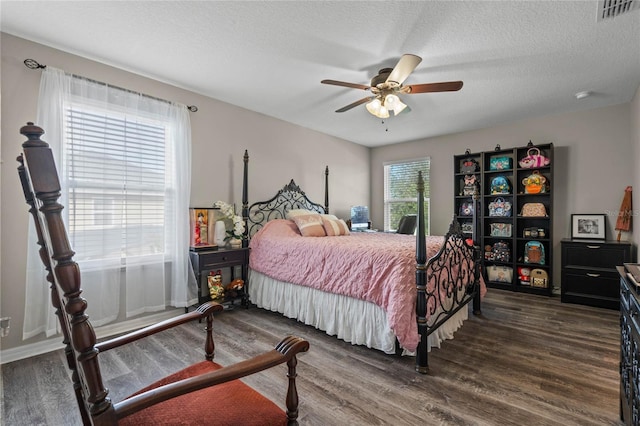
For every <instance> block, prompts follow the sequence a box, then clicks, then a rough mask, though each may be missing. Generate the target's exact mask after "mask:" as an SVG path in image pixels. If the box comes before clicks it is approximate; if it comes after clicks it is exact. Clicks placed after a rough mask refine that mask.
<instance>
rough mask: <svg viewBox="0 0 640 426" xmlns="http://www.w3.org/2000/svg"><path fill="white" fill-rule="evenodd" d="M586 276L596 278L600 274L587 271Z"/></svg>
mask: <svg viewBox="0 0 640 426" xmlns="http://www.w3.org/2000/svg"><path fill="white" fill-rule="evenodd" d="M587 276H588V277H592V278H598V277H599V276H600V274H589V273H587Z"/></svg>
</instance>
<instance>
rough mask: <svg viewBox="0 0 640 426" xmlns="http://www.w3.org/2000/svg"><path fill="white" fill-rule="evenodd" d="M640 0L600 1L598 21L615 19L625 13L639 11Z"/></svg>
mask: <svg viewBox="0 0 640 426" xmlns="http://www.w3.org/2000/svg"><path fill="white" fill-rule="evenodd" d="M639 6H640V1H639V0H600V1H599V2H598V21H603V20H605V19H611V18H615V17H616V16H618V15H622V14H623V13H627V12H631V11H632V10H637V9H638V8H639Z"/></svg>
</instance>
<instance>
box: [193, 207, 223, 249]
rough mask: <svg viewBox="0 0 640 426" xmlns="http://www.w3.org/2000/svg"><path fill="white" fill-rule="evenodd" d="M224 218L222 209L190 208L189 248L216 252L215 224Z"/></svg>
mask: <svg viewBox="0 0 640 426" xmlns="http://www.w3.org/2000/svg"><path fill="white" fill-rule="evenodd" d="M221 217H222V213H220V209H218V208H212V207H190V208H189V230H190V236H189V248H190V250H192V251H197V250H215V249H217V248H218V245H217V244H216V235H215V223H216V221H217V220H218V219H219V218H221Z"/></svg>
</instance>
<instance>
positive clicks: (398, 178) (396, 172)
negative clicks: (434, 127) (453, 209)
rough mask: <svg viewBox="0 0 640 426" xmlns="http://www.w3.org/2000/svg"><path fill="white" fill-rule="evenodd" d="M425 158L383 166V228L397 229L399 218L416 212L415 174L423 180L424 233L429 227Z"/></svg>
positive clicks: (427, 174) (427, 160)
mask: <svg viewBox="0 0 640 426" xmlns="http://www.w3.org/2000/svg"><path fill="white" fill-rule="evenodd" d="M430 162H431V159H430V158H429V157H426V158H420V159H414V160H405V161H399V162H393V163H386V164H385V165H384V229H385V231H395V230H397V227H398V223H399V222H400V218H402V216H404V215H406V214H416V213H417V212H418V193H417V187H416V184H417V182H418V171H422V177H423V179H424V186H425V187H424V220H425V232H426V233H427V235H429V233H430V231H429V230H430V227H429V222H430V221H429V211H430V208H429V206H430V203H429V194H430V193H429V169H430Z"/></svg>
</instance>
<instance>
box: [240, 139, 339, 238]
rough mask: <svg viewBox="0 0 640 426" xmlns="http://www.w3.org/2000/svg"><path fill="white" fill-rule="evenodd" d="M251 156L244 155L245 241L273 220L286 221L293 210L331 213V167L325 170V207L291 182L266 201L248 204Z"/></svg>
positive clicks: (243, 208)
mask: <svg viewBox="0 0 640 426" xmlns="http://www.w3.org/2000/svg"><path fill="white" fill-rule="evenodd" d="M248 166H249V154H248V152H247V151H245V153H244V181H243V183H242V216H243V217H244V219H245V225H246V226H245V236H246V237H247V238H245V241H246V240H247V239H249V238H251V237H252V236H253V235H254V234H255V233H256V232H258V231H259V230H260V229H261V228H262V227H263V226H264V224H265V223H267V222H268V221H270V220H273V219H284V218H286V216H287V212H288V211H289V210H293V209H306V210H311V211H315V212H318V213H329V166H327V167H326V168H325V172H324V173H325V187H324V206H323V205H322V204H318V203H314V202H313V201H311V200H310V199H309V198H308V197H307V195H306V194H305V193H304V191H303V190H302V189H300V187H299V186H298V185H297V184H296V183H295V182H294V181H293V179H291V182H289V183H288V184H286V185H285V186H284V187H283V188H282V189H280V190H279V191H278V192H277V193H276V195H275V196H273V197H272V198H271V199H269V200H266V201H258V202H255V203H253V204H251V205H250V206H249V204H248V181H247V180H248V179H247V177H248Z"/></svg>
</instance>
